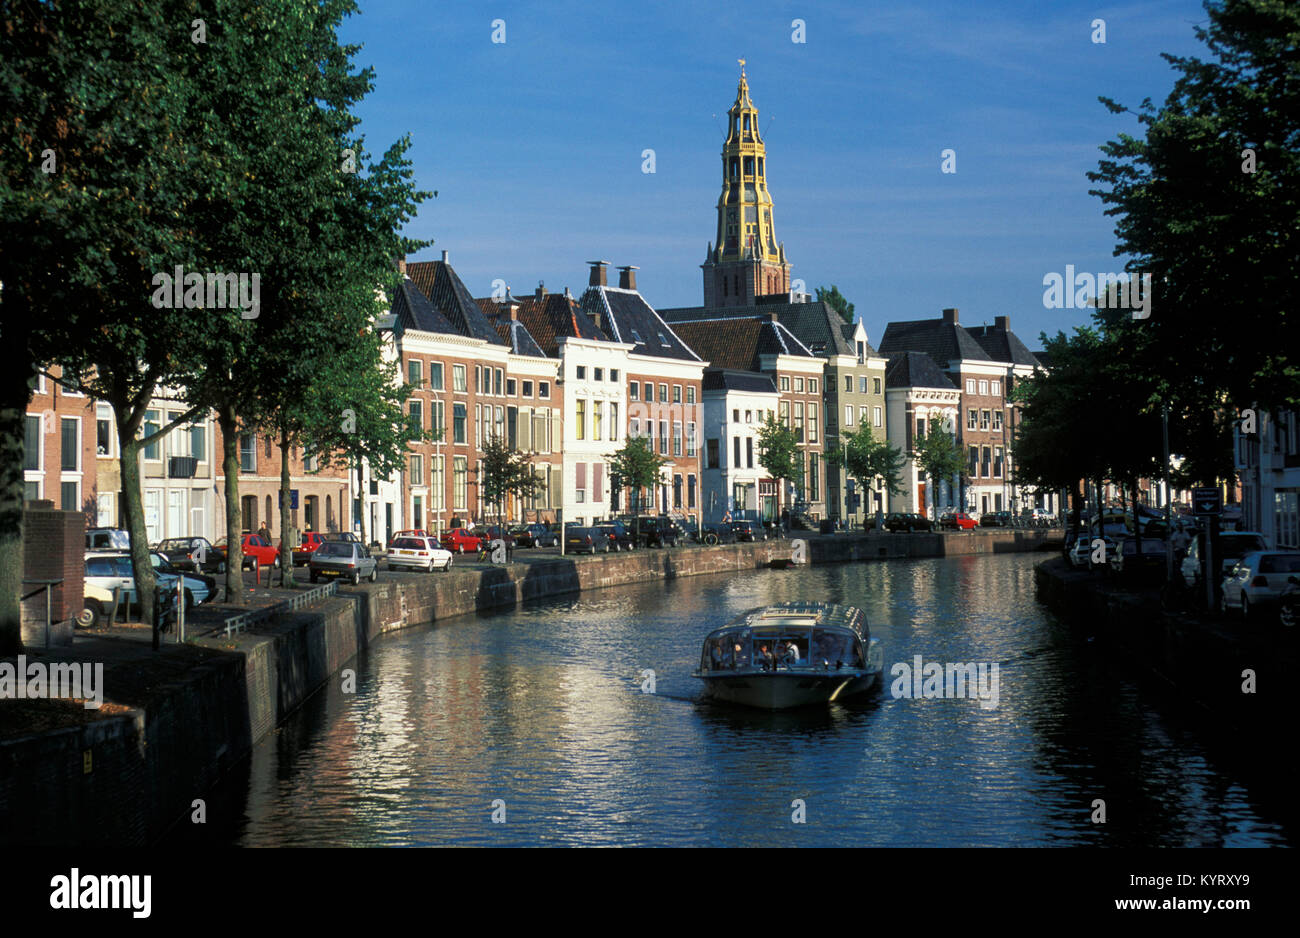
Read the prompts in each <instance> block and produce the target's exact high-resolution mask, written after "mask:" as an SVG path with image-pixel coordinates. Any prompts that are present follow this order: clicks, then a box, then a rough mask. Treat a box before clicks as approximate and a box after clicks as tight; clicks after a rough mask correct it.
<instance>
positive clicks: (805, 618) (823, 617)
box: [706, 602, 871, 642]
mask: <svg viewBox="0 0 1300 938" xmlns="http://www.w3.org/2000/svg"><path fill="white" fill-rule="evenodd" d="M769 626H770V627H773V628H776V629H778V630H780V629H784V628H798V627H802V628H811V627H813V626H817V627H818V628H842V629H849V630H850V631H852V632H854V633H856V634H857V636H858V637H859V638H860V639H862V641H864V642H867V641H870V640H871V629H870V628H869V627H868V626H867V617H866V616H865V615H864V614H863V612H862V610H861V609H859V608H858V607H857V606H841V605H838V604H836V603H821V602H788V603H776V604H774V605H771V606H759V607H758V608H756V609H750V610H749V611H748V612H745V613H742V614H741V615H739V616H737V617H736V618H734V619H732V620H731V621H730V622H728V623H727V624H726V625H724V626H722V628H719V629H714V630H713V631H712V632H710V633H709V636H708V637H709V638H713V637H715V636H718V635H721V634H722V633H723V632H729V631H731V630H733V629H737V628H750V629H765V628H767V627H769ZM706 641H707V639H706Z"/></svg>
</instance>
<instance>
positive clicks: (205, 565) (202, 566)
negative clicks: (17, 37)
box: [156, 537, 226, 573]
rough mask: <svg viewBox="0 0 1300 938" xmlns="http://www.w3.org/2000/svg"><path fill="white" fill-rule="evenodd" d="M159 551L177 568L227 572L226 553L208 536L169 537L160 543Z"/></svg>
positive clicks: (206, 571) (205, 571)
mask: <svg viewBox="0 0 1300 938" xmlns="http://www.w3.org/2000/svg"><path fill="white" fill-rule="evenodd" d="M156 550H157V551H158V553H160V554H162V555H163V556H164V557H166V558H167V562H168V563H170V564H171V565H172V566H173V567H175V568H176V569H177V570H189V571H191V572H194V573H225V572H226V555H225V553H224V552H221V551H218V550H217V549H216V548H215V547H213V546H212V542H211V541H209V540H208V539H207V538H206V537H169V538H167V540H165V541H162V542H161V543H159V545H158V547H157V548H156Z"/></svg>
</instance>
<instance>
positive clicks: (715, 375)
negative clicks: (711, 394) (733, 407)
mask: <svg viewBox="0 0 1300 938" xmlns="http://www.w3.org/2000/svg"><path fill="white" fill-rule="evenodd" d="M701 387H702V388H703V389H704V390H705V391H756V392H766V393H768V394H775V393H776V384H775V383H774V382H773V381H772V379H771V378H769V377H768V376H767V375H761V374H757V373H756V372H753V371H734V370H732V369H730V368H706V369H704V380H703V382H701Z"/></svg>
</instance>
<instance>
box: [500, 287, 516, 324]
mask: <svg viewBox="0 0 1300 938" xmlns="http://www.w3.org/2000/svg"><path fill="white" fill-rule="evenodd" d="M501 305H502V306H504V307H505V311H506V319H509V320H510V321H511V322H518V321H519V307H520V305H521V304H520V302H519V301H518V300H517V299H515V298H514V297H513V296H512V295H511V293H510V288H509V287H506V298H505V299H504V300H502V301H501Z"/></svg>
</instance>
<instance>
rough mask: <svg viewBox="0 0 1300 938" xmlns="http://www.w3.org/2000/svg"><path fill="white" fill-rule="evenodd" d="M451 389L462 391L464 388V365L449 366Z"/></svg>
mask: <svg viewBox="0 0 1300 938" xmlns="http://www.w3.org/2000/svg"><path fill="white" fill-rule="evenodd" d="M451 389H452V390H453V391H461V392H464V390H465V366H464V365H452V366H451Z"/></svg>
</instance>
